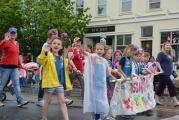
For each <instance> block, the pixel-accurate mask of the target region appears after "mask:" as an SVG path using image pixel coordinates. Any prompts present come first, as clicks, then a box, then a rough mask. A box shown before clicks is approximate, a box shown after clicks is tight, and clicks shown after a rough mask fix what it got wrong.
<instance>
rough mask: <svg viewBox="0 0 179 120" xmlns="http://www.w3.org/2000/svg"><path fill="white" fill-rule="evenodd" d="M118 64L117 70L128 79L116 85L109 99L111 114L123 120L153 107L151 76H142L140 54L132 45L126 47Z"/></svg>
mask: <svg viewBox="0 0 179 120" xmlns="http://www.w3.org/2000/svg"><path fill="white" fill-rule="evenodd" d="M123 54H124V55H123V57H122V58H121V60H120V63H119V70H121V71H122V72H123V73H124V74H125V76H126V77H127V78H128V79H129V80H127V81H125V82H122V83H116V85H115V89H114V94H113V96H112V99H111V104H110V108H111V113H112V115H113V116H117V115H120V116H121V117H124V118H126V117H127V118H131V119H132V118H133V115H136V114H137V113H141V112H144V111H147V110H150V109H153V108H154V107H155V99H154V92H153V89H151V88H152V87H153V83H152V78H153V77H151V76H143V75H142V72H141V71H142V69H141V65H140V64H139V62H140V59H141V53H140V51H139V48H138V47H136V46H134V45H129V46H127V47H126V49H125V50H124V53H123Z"/></svg>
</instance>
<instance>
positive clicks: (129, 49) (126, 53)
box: [122, 44, 134, 56]
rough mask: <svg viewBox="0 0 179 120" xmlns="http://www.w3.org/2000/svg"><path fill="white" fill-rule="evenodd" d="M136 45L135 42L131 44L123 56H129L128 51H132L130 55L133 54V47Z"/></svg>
mask: <svg viewBox="0 0 179 120" xmlns="http://www.w3.org/2000/svg"><path fill="white" fill-rule="evenodd" d="M133 47H134V45H133V44H129V45H128V46H127V47H126V48H125V49H124V52H123V54H122V56H128V53H129V51H130V55H131V54H132V48H133Z"/></svg>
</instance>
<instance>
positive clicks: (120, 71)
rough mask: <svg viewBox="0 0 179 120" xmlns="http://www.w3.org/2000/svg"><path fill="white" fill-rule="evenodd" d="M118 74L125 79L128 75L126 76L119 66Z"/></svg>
mask: <svg viewBox="0 0 179 120" xmlns="http://www.w3.org/2000/svg"><path fill="white" fill-rule="evenodd" d="M118 72H119V73H120V74H121V75H122V76H123V77H124V78H127V77H126V75H125V74H124V72H123V71H122V66H121V65H120V64H119V66H118Z"/></svg>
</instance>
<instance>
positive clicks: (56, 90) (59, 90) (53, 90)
mask: <svg viewBox="0 0 179 120" xmlns="http://www.w3.org/2000/svg"><path fill="white" fill-rule="evenodd" d="M44 90H45V92H47V93H64V88H63V87H56V88H45V89H44Z"/></svg>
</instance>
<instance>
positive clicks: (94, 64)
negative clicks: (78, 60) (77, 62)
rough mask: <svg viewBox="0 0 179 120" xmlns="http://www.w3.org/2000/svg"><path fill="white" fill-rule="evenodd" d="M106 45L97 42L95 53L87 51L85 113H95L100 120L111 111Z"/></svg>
mask: <svg viewBox="0 0 179 120" xmlns="http://www.w3.org/2000/svg"><path fill="white" fill-rule="evenodd" d="M104 48H105V46H104V45H103V44H101V43H97V44H96V46H95V53H94V54H90V53H85V54H86V56H85V67H84V71H85V72H84V81H85V84H84V85H85V87H84V88H85V89H84V104H83V105H84V109H83V111H84V113H93V115H94V120H100V119H101V118H102V117H105V116H107V115H108V113H109V103H108V98H107V85H106V77H107V75H108V74H109V73H110V72H109V65H108V62H107V61H106V60H105V59H104V58H103V54H104Z"/></svg>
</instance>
